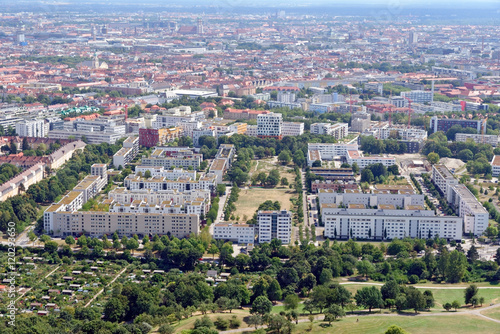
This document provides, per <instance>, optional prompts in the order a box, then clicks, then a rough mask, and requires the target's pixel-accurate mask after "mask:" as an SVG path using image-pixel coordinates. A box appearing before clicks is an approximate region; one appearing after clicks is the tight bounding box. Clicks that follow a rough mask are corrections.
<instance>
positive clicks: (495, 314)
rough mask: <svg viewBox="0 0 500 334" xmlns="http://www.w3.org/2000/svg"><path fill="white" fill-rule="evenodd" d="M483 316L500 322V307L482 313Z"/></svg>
mask: <svg viewBox="0 0 500 334" xmlns="http://www.w3.org/2000/svg"><path fill="white" fill-rule="evenodd" d="M481 314H482V315H485V316H487V317H490V318H493V319H498V320H500V306H499V307H495V308H492V309H489V310H485V311H482V312H481Z"/></svg>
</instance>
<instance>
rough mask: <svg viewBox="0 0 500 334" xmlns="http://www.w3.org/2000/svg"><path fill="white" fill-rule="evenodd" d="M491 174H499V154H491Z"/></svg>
mask: <svg viewBox="0 0 500 334" xmlns="http://www.w3.org/2000/svg"><path fill="white" fill-rule="evenodd" d="M491 175H492V176H498V175H500V155H495V156H493V159H492V160H491Z"/></svg>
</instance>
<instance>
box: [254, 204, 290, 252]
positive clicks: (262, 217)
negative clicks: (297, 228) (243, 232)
mask: <svg viewBox="0 0 500 334" xmlns="http://www.w3.org/2000/svg"><path fill="white" fill-rule="evenodd" d="M257 224H258V230H259V243H264V242H271V240H273V239H278V240H281V242H282V243H283V244H289V243H290V239H291V236H292V213H291V212H290V211H286V210H282V211H259V212H258V213H257Z"/></svg>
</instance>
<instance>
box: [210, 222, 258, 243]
mask: <svg viewBox="0 0 500 334" xmlns="http://www.w3.org/2000/svg"><path fill="white" fill-rule="evenodd" d="M213 238H214V239H216V240H229V241H234V242H237V243H238V244H253V243H255V225H249V224H232V223H218V224H215V225H214V235H213Z"/></svg>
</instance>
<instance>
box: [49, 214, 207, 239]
mask: <svg viewBox="0 0 500 334" xmlns="http://www.w3.org/2000/svg"><path fill="white" fill-rule="evenodd" d="M52 216H53V217H52V224H53V225H52V231H53V235H54V236H60V237H65V236H68V235H71V236H78V235H80V234H82V233H85V234H87V235H90V236H92V237H101V236H102V235H104V234H107V235H112V234H113V233H114V232H117V233H118V235H120V236H132V235H134V234H137V235H141V236H142V235H155V234H157V235H171V236H174V237H177V238H187V237H189V236H190V235H191V234H195V235H197V234H198V233H199V231H200V221H199V216H198V215H197V214H185V213H180V214H171V213H122V212H104V211H73V212H69V211H59V212H55V213H53V215H52Z"/></svg>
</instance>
